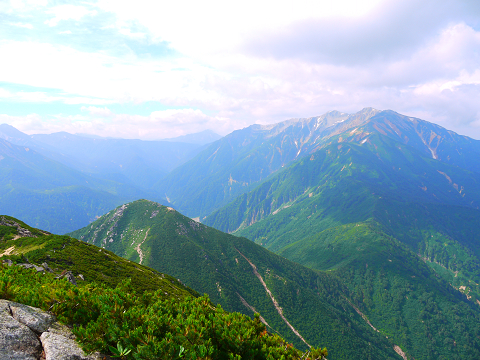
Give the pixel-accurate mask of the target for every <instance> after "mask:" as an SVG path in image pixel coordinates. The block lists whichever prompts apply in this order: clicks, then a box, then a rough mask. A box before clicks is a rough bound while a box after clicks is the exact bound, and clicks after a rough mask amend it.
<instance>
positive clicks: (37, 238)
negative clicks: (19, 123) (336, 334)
mask: <svg viewBox="0 0 480 360" xmlns="http://www.w3.org/2000/svg"><path fill="white" fill-rule="evenodd" d="M0 258H1V259H2V261H1V262H0V298H1V299H8V300H12V301H15V302H20V303H22V304H26V305H30V306H35V307H40V308H42V309H44V310H46V311H48V312H51V313H53V314H54V315H55V316H56V317H57V318H58V319H59V320H60V321H61V322H63V323H64V324H68V325H70V327H71V328H72V331H73V333H74V334H75V335H76V340H77V341H79V342H80V344H81V345H82V347H83V349H84V350H85V351H87V352H94V351H101V352H102V353H103V354H104V355H111V356H112V357H121V358H122V359H128V360H132V359H136V360H150V359H160V358H161V359H167V358H168V359H181V358H183V359H191V360H193V359H204V360H207V359H210V360H213V359H218V360H222V359H234V358H244V359H265V360H266V359H284V358H288V359H304V358H306V357H309V358H315V359H324V356H325V355H327V351H326V349H313V348H312V349H309V350H308V351H307V352H305V353H303V352H301V351H299V350H297V349H295V348H293V347H292V346H291V345H289V344H288V343H286V342H285V341H284V340H283V339H281V338H280V337H278V336H276V335H271V334H268V333H267V331H266V328H265V325H264V324H262V323H261V321H260V319H259V318H258V316H255V318H254V319H253V320H252V319H250V318H249V317H247V316H244V315H242V314H239V313H228V312H226V311H224V310H223V309H222V308H221V307H218V306H215V305H214V304H212V303H211V302H210V301H209V299H208V297H207V296H203V297H198V294H197V293H196V292H195V291H193V290H191V289H189V288H187V287H185V286H184V285H182V284H181V283H180V282H178V281H177V280H176V279H174V278H172V277H170V276H168V275H165V274H161V273H158V272H157V271H155V270H152V269H150V268H148V267H146V266H142V265H139V264H136V263H133V262H131V261H128V260H125V259H122V258H120V257H118V256H116V255H115V254H113V253H111V252H110V251H107V250H104V249H101V248H98V247H96V246H94V245H90V244H86V243H84V242H82V241H79V240H76V239H72V238H70V237H68V236H57V235H52V234H49V233H47V232H45V231H42V230H38V229H35V228H32V227H30V226H28V225H26V224H25V223H23V222H21V221H19V220H17V219H15V218H12V217H9V216H0ZM27 258H28V259H27ZM25 262H27V263H25ZM52 268H53V270H52ZM72 273H73V274H72ZM64 274H65V276H70V277H69V278H68V281H67V280H66V279H63V278H62V276H63V275H64ZM75 277H76V284H72V283H73V282H74V280H75ZM192 296H193V297H192ZM194 297H197V298H194ZM55 327H56V328H57V329H58V328H61V326H59V325H58V324H57V325H55ZM7 336H8V335H7ZM10 356H14V357H15V354H14V353H9V352H8V350H7V353H4V357H5V358H7V357H8V358H10ZM17 357H18V356H17Z"/></svg>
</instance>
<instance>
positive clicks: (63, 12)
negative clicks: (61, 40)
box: [45, 4, 97, 27]
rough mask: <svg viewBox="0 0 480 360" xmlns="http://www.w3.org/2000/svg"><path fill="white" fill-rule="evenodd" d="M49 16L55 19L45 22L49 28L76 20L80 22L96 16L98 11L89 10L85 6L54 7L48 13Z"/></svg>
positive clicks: (67, 5) (66, 5)
mask: <svg viewBox="0 0 480 360" xmlns="http://www.w3.org/2000/svg"><path fill="white" fill-rule="evenodd" d="M47 14H52V15H53V17H52V18H50V19H49V20H46V21H45V24H47V25H48V26H51V27H53V26H57V25H58V23H59V22H60V21H64V20H75V21H79V20H80V19H82V18H83V17H84V16H87V15H89V16H95V15H96V14H97V11H96V10H89V9H87V8H86V7H85V6H78V5H72V4H64V5H58V6H54V7H52V8H51V9H49V10H48V11H47Z"/></svg>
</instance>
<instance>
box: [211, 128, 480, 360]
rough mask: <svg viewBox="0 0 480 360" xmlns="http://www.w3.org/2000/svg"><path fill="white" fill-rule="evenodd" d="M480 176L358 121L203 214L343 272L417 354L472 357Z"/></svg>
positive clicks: (375, 319) (383, 323) (385, 327)
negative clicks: (359, 126)
mask: <svg viewBox="0 0 480 360" xmlns="http://www.w3.org/2000/svg"><path fill="white" fill-rule="evenodd" d="M357 131H358V133H357ZM479 182H480V176H479V174H478V173H476V172H472V171H468V170H464V169H461V168H459V167H456V166H452V165H449V164H447V163H445V162H441V161H438V160H435V159H431V158H427V157H424V156H423V155H420V154H419V152H418V150H417V149H415V148H412V147H410V146H408V145H404V144H402V143H399V142H397V141H395V140H394V139H392V138H391V137H388V136H386V135H381V134H375V133H369V134H365V133H363V130H356V131H350V132H349V133H348V134H339V135H336V136H333V137H331V138H330V142H329V143H327V144H325V145H324V146H323V148H322V149H321V150H318V151H317V152H315V153H313V154H311V155H310V156H307V157H305V158H303V159H301V160H298V161H297V162H295V163H293V164H292V165H291V166H290V167H289V168H286V169H284V170H282V171H280V172H278V173H277V174H275V175H274V176H272V177H271V178H269V179H267V180H266V181H264V182H263V183H262V184H261V185H259V186H258V187H257V188H256V189H255V190H253V191H251V192H249V193H247V194H244V195H241V196H239V197H238V198H237V199H236V200H235V201H233V202H232V203H231V204H229V205H228V206H226V207H224V208H223V209H220V210H219V211H217V212H215V213H214V214H212V215H211V216H209V217H208V218H207V219H206V220H205V222H206V223H207V224H209V225H212V226H215V227H217V228H219V229H223V230H226V231H230V232H231V231H234V232H235V234H237V235H241V236H246V237H248V238H250V239H252V240H254V241H255V242H257V243H259V244H262V245H263V246H265V247H267V248H269V249H271V250H273V251H275V252H276V253H278V254H280V255H282V256H285V257H287V258H289V259H290V260H293V261H296V262H299V263H301V264H303V265H306V266H309V267H311V268H314V269H317V270H328V271H329V273H331V274H332V275H336V276H338V278H339V279H341V282H342V284H343V285H345V286H347V287H348V288H349V289H350V291H352V292H353V293H354V294H355V295H354V298H355V299H356V303H357V304H361V306H359V309H360V310H361V311H362V312H364V314H365V315H366V316H368V318H369V319H370V321H371V323H372V324H373V326H375V327H377V328H378V329H379V330H380V331H381V332H382V333H383V334H386V335H387V336H389V338H390V337H393V338H394V339H395V340H394V341H396V342H397V343H399V344H401V346H402V348H403V349H406V350H407V352H408V353H409V354H411V355H412V356H413V357H414V358H422V359H438V358H458V359H460V358H467V357H468V356H470V358H472V359H473V358H475V357H476V356H477V355H475V356H474V355H472V354H478V349H479V347H478V346H479V343H478V339H477V338H476V337H477V334H478V328H477V326H476V325H475V321H477V320H475V321H473V322H470V321H472V319H476V318H477V317H478V314H479V310H480V309H479V305H480V301H479V302H478V304H477V300H479V299H480V297H479V295H480V292H479V288H478V285H477V284H479V281H480V277H479V275H480V272H479V269H480V267H479V266H480V236H479V235H478V232H477V230H476V228H477V227H478V223H479V221H480V211H479V210H478V204H479V200H480V197H479V192H478V189H479V187H478V184H479ZM389 260H391V261H389ZM463 293H464V294H465V295H464V294H463ZM407 300H408V301H407ZM392 304H393V305H392ZM460 314H461V315H460ZM427 320H428V321H427ZM459 323H462V325H459ZM426 324H428V326H427V325H426ZM439 324H442V325H439ZM458 329H462V330H461V331H458ZM465 329H468V330H465ZM463 331H466V332H467V335H462V332H463ZM444 337H447V338H448V339H447V340H445V341H443V340H442V339H443V338H444ZM452 339H453V340H452ZM460 341H462V344H463V345H462V347H457V346H456V344H458V343H459V342H460ZM467 348H468V349H469V350H465V349H467Z"/></svg>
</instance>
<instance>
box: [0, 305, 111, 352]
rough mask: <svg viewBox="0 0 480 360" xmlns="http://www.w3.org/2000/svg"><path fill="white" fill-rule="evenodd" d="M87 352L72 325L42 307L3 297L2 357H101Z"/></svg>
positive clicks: (0, 313)
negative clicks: (76, 336)
mask: <svg viewBox="0 0 480 360" xmlns="http://www.w3.org/2000/svg"><path fill="white" fill-rule="evenodd" d="M102 358H103V357H102V356H101V355H100V354H99V353H94V354H91V355H86V354H85V353H84V352H83V350H82V349H81V348H80V347H79V346H78V344H77V343H76V342H75V336H74V335H73V334H72V332H71V331H70V329H69V328H68V327H67V326H65V325H62V324H60V323H59V322H57V320H56V318H55V316H53V315H51V314H50V313H48V312H46V311H43V310H41V309H38V308H35V307H31V306H27V305H23V304H19V303H16V302H12V301H8V300H0V360H7V359H8V360H39V359H45V360H67V359H68V360H71V359H75V360H97V359H102Z"/></svg>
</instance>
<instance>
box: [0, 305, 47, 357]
mask: <svg viewBox="0 0 480 360" xmlns="http://www.w3.org/2000/svg"><path fill="white" fill-rule="evenodd" d="M41 352H42V344H41V343H40V341H39V340H38V338H37V335H36V334H35V333H34V332H33V331H32V330H30V329H29V328H28V326H26V325H24V324H22V323H20V322H18V321H17V320H15V319H14V318H13V317H12V316H11V313H10V308H9V306H8V302H6V301H5V300H1V302H0V360H36V359H38V358H39V357H40V354H41Z"/></svg>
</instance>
